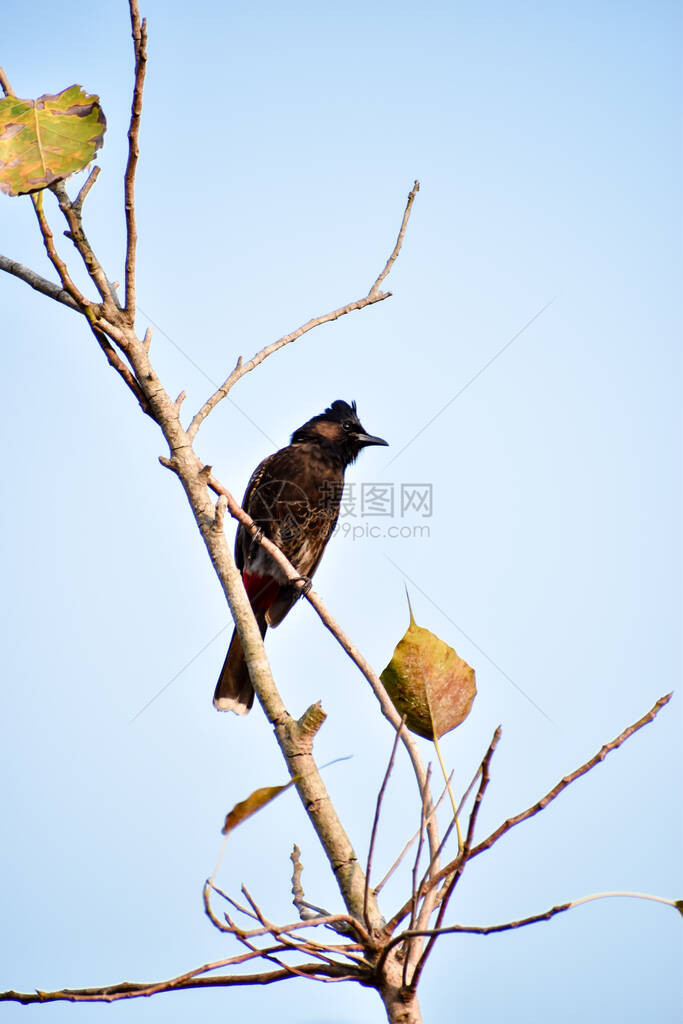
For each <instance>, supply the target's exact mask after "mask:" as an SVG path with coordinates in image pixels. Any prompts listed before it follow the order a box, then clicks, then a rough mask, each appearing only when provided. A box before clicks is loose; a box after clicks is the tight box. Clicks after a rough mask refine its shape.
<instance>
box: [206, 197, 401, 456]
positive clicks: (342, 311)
mask: <svg viewBox="0 0 683 1024" xmlns="http://www.w3.org/2000/svg"><path fill="white" fill-rule="evenodd" d="M419 188H420V185H419V182H417V181H416V182H415V184H414V186H413V190H412V191H411V193H410V194H409V196H408V202H407V204H406V208H405V212H404V214H403V220H402V221H401V228H400V230H399V233H398V238H397V239H396V245H395V246H394V250H393V252H392V254H391V256H390V257H389V259H388V260H387V262H386V264H385V267H384V270H383V271H382V273H381V274H380V275H379V277H378V278H377V280H376V281H375V283H374V284H373V285H372V287H371V288H370V291H369V292H368V294H367V295H366V296H364V297H363V298H362V299H357V300H356V301H355V302H349V303H347V304H346V305H345V306H340V307H339V309H335V310H332V312H331V313H325V314H323V316H317V317H314V318H313V319H312V320H307V321H306V323H305V324H302V326H301V327H298V328H297V329H296V330H295V331H292V332H291V334H285V335H284V336H283V337H282V338H279V339H278V340H277V341H274V342H273V343H272V344H270V345H266V346H265V348H262V349H261V351H260V352H257V353H256V354H255V355H254V356H252V357H251V359H249V360H248V361H247V362H246V363H243V362H242V357H241V356H240V358H239V359H238V360H237V365H236V366H235V369H234V370H233V371H232V373H231V374H230V376H229V377H228V378H227V379H226V380H225V381H224V382H223V383H222V384H221V386H220V387H219V388H218V390H217V391H215V392H214V393H213V395H211V397H210V398H208V399H207V401H206V402H205V403H204V405H203V406H202V407H201V409H200V410H199V412H198V413H197V414H196V415H195V417H194V418H193V420H192V422H191V423H190V426H189V427H188V429H187V433H188V436H189V438H190V440H193V439H194V437H195V436H196V434H197V431H198V430H199V428H200V426H201V425H202V423H203V421H204V420H205V419H206V417H207V416H208V415H209V413H210V412H211V410H212V409H214V408H215V407H216V406H217V405H218V403H219V402H220V401H221V400H222V399H223V398H225V396H226V395H227V394H228V392H229V391H230V389H231V388H232V387H233V386H234V385H235V384H236V383H237V381H238V380H240V379H241V378H242V377H244V375H245V374H246V373H249V372H250V371H251V370H253V369H255V367H257V366H258V365H259V364H260V363H262V362H263V360H264V359H267V358H268V356H271V355H272V354H273V353H274V352H277V351H278V350H279V349H281V348H283V347H284V346H285V345H289V344H291V342H293V341H296V340H297V338H300V337H301V336H302V334H306V333H307V332H308V331H312V330H313V328H314V327H320V325H321V324H327V323H330V322H331V321H332V320H338V319H339V318H340V317H342V316H345V315H346V314H347V313H352V312H354V311H355V310H357V309H364V308H365V307H366V306H371V305H373V304H374V303H375V302H382V301H383V300H384V299H388V298H389V297H390V295H391V292H381V291H380V290H379V286H380V284H381V283H382V281H383V280H384V279H385V278H386V276H387V274H388V273H389V271H390V270H391V268H392V266H393V265H394V263H395V261H396V258H397V257H398V254H399V252H400V251H401V246H402V244H403V239H404V237H405V233H406V227H407V225H408V219H409V217H410V210H411V207H412V205H413V200H414V199H415V195H416V193H417V192H418V190H419Z"/></svg>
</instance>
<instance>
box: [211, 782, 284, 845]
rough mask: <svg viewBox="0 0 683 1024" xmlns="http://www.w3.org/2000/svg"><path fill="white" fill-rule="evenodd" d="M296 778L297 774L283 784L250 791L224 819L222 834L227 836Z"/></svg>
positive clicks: (282, 791)
mask: <svg viewBox="0 0 683 1024" xmlns="http://www.w3.org/2000/svg"><path fill="white" fill-rule="evenodd" d="M298 780H299V776H298V775H297V776H295V777H294V778H293V779H290V780H289V782H286V783H285V784H284V786H262V787H261V789H255V790H254V792H253V793H250V794H249V796H248V797H247V799H246V800H240V802H239V803H238V804H235V806H234V807H233V809H232V810H231V811H230V813H229V814H228V815H227V817H226V819H225V824H224V825H223V828H222V829H221V832H222V833H223V835H224V836H227V835H228V833H229V832H232V830H233V829H234V828H237V826H238V825H241V824H242V822H243V821H246V820H247V818H250V817H251V816H252V814H256V812H257V811H260V810H261V808H262V807H265V805H266V804H269V803H270V801H271V800H274V799H275V797H276V796H279V795H280V793H284V791H285V790H286V789H289V787H290V786H293V785H294V783H295V782H298Z"/></svg>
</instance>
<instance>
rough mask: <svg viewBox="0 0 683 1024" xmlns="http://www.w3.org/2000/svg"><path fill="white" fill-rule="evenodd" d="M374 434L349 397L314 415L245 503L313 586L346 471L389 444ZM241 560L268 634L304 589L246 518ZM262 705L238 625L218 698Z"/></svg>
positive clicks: (218, 703)
mask: <svg viewBox="0 0 683 1024" xmlns="http://www.w3.org/2000/svg"><path fill="white" fill-rule="evenodd" d="M387 444H388V442H387V441H385V440H383V438H381V437H374V436H373V435H372V434H368V433H367V432H366V430H365V428H364V427H363V425H362V424H361V422H360V420H359V418H358V410H357V408H356V403H355V402H351V404H349V403H348V402H344V401H342V400H341V399H337V401H335V402H332V404H331V405H330V406H329V407H328V408H327V409H325V411H324V412H322V413H320V414H319V415H318V416H313V417H312V419H310V420H308V421H307V422H306V423H304V424H303V426H301V427H298V428H297V429H296V430H295V431H294V433H293V434H292V436H291V441H290V443H289V445H287V447H285V448H281V449H280V450H279V451H277V452H275V453H274V454H273V455H269V456H268V457H267V458H265V459H264V460H263V462H261V463H260V464H259V465H258V466H257V467H256V469H255V470H254V472H253V474H252V476H251V479H250V480H249V483H248V484H247V489H246V492H245V494H244V498H243V499H242V508H243V509H244V510H245V512H247V513H248V514H249V515H250V516H251V518H252V520H253V521H254V523H256V525H257V526H258V527H259V528H260V529H261V530H262V531H263V536H265V537H267V538H268V539H269V540H271V541H273V543H274V544H277V546H278V547H279V548H280V550H281V551H282V553H283V554H284V555H285V556H286V557H287V558H288V559H289V561H290V562H291V563H292V565H293V566H294V568H295V569H296V571H297V572H298V573H299V574H300V577H301V579H302V580H304V582H305V583H306V584H307V586H308V587H310V580H311V578H312V576H313V574H314V573H315V571H316V569H317V568H318V565H319V564H320V559H321V558H322V555H323V552H324V550H325V546H326V545H327V542H328V540H329V539H330V537H331V535H332V532H333V530H334V528H335V525H336V523H337V518H338V516H339V507H340V504H341V498H342V491H343V489H344V471H345V470H346V468H347V466H350V465H351V464H352V463H353V462H355V461H356V459H357V458H358V455H359V454H360V452H361V451H362V449H363V448H367V447H368V446H369V445H387ZM235 563H236V565H237V568H238V569H239V570H240V572H241V573H242V582H243V583H244V588H245V590H246V592H247V596H248V598H249V603H250V604H251V607H252V611H253V612H254V615H255V616H256V621H257V623H258V625H259V629H260V630H261V636H262V637H264V636H265V634H266V630H267V628H268V627H269V626H271V627H275V626H279V624H280V623H281V622H282V620H283V619H284V617H285V616H286V615H287V613H288V612H289V611H290V609H291V608H292V606H293V605H294V604H295V602H296V600H297V598H298V597H299V596H300V588H299V587H298V586H297V585H296V584H295V583H291V582H289V581H288V579H287V577H286V576H285V575H284V573H283V572H282V570H281V569H280V568H279V567H278V566H277V565H276V563H275V562H274V561H273V559H272V558H271V557H270V555H269V554H268V553H267V552H266V551H265V550H264V548H263V547H261V545H260V544H259V541H258V539H257V537H254V535H253V534H252V533H251V532H250V531H249V530H247V529H245V527H244V526H243V525H242V524H241V523H240V525H239V527H238V529H237V536H236V538H235ZM253 702H254V688H253V686H252V683H251V679H250V678H249V671H248V668H247V663H246V661H245V658H244V652H243V650H242V643H241V641H240V638H239V634H238V632H237V630H236V629H235V630H234V632H233V634H232V639H231V641H230V647H229V648H228V653H227V655H226V658H225V662H224V664H223V668H222V669H221V674H220V676H219V677H218V683H217V684H216V691H215V693H214V697H213V703H214V707H216V708H217V709H218V710H219V711H234V712H235V713H236V714H238V715H245V714H247V712H248V711H249V710H250V708H251V706H252V704H253Z"/></svg>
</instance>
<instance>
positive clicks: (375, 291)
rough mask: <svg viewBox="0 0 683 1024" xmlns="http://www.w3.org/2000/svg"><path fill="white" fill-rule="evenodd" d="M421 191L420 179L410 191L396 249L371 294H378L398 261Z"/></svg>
mask: <svg viewBox="0 0 683 1024" xmlns="http://www.w3.org/2000/svg"><path fill="white" fill-rule="evenodd" d="M419 191H420V182H419V181H415V182H413V187H412V189H411V191H410V192H409V193H408V202H407V203H406V208H405V212H404V214H403V220H402V221H401V227H400V229H399V232H398V238H397V239H396V245H395V246H394V251H393V252H392V254H391V256H390V257H389V259H388V260H387V262H386V264H385V266H384V270H383V271H382V273H381V274H380V275H379V277H378V278H377V280H376V281H375V283H374V284H373V286H372V288H371V289H370V292H369V294H370V295H377V294H378V292H379V286H380V285H381V283H382V281H384V279H385V277H387V275H388V274H389V271H390V270H391V268H392V267H393V265H394V263H395V262H396V257H397V256H398V254H399V253H400V251H401V246H402V245H403V239H404V238H405V235H406V228H407V227H408V218H409V217H410V211H411V209H412V206H413V203H414V201H415V196H416V195H417V193H418V192H419Z"/></svg>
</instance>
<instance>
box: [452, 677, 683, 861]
mask: <svg viewBox="0 0 683 1024" xmlns="http://www.w3.org/2000/svg"><path fill="white" fill-rule="evenodd" d="M672 696H673V692H671V693H667V694H665V696H663V697H660V698H659V700H658V701H656V703H655V704H654V706H653V707H652V708H651V709H650V710H649V711H648V712H647V714H646V715H643V717H642V718H639V719H638V721H637V722H634V723H633V725H629V726H628V728H626V729H624V731H623V732H621V733H619V735H618V736H617V737H616V739H613V740H612V741H611V742H610V743H605V744H604V746H602V747H601V748H600V750H599V751H598V752H597V754H596V755H595V756H594V757H592V758H591V759H590V761H586V763H585V764H582V765H581V767H580V768H577V769H576V771H573V772H572V773H571V774H570V775H566V776H565V777H564V778H563V779H561V780H560V782H558V783H557V785H556V786H554V787H553V788H552V789H551V790H550V792H549V793H546V795H545V796H544V797H541V799H540V800H539V801H538V802H537V803H535V804H534V805H533V806H532V807H528V808H527V809H526V811H522V813H521V814H517V815H515V817H514V818H508V819H507V821H504V822H503V824H502V825H500V826H499V827H498V828H497V829H496V830H495V832H492V833H491V835H490V836H488V837H487V838H486V839H484V840H483V842H481V843H479V844H478V846H475V847H474V849H473V850H472V852H471V853H470V858H472V857H477V856H478V855H479V854H480V853H483V852H484V851H485V850H488V849H490V847H491V846H493V844H494V843H496V842H498V840H499V839H500V838H501V836H503V835H505V833H506V832H509V831H510V829H511V828H514V826H515V825H519V824H521V822H523V821H526V820H527V818H531V817H533V816H534V815H535V814H538V812H539V811H542V810H543V809H544V808H545V807H547V806H548V804H549V803H550V802H551V801H552V800H554V799H555V798H556V797H558V796H559V795H560V793H562V792H563V790H565V789H566V788H567V786H571V784H572V782H576V780H577V779H580V778H581V776H582V775H585V774H586V772H589V771H590V770H591V769H592V768H595V766H596V765H598V764H600V762H601V761H604V760H605V758H606V757H607V755H608V754H609V753H610V752H611V751H612V750H617V748H618V747H620V746H621V744H622V743H624V742H625V741H626V740H627V739H630V737H631V736H633V734H634V733H636V732H638V730H639V729H642V728H643V726H644V725H648V724H649V723H650V722H651V721H652V720H653V719H654V718H655V717H656V716H657V715H658V714H659V712H660V711H661V710H662V708H663V707H664V706H665V705H666V704H668V703H669V701H670V700H671V698H672ZM442 874H443V873H442Z"/></svg>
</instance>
